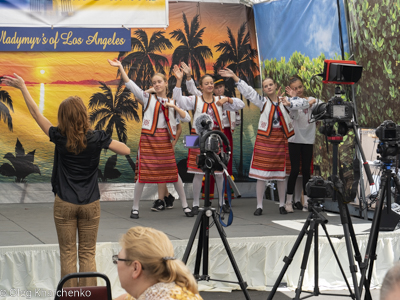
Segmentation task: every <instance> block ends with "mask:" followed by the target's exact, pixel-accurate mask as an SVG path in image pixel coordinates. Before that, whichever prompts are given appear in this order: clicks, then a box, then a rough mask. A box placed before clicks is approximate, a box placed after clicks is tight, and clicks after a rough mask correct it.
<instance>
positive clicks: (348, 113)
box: [313, 59, 362, 123]
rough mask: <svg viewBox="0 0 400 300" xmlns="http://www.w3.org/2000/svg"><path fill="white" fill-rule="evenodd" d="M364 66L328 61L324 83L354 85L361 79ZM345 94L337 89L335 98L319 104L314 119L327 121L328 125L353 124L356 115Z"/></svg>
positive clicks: (340, 61) (326, 61)
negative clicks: (337, 122)
mask: <svg viewBox="0 0 400 300" xmlns="http://www.w3.org/2000/svg"><path fill="white" fill-rule="evenodd" d="M361 73H362V66H359V65H357V64H356V62H355V61H345V60H328V59H326V60H325V62H324V72H323V73H322V74H319V75H320V76H322V77H323V79H324V80H323V83H334V84H337V85H339V84H354V83H356V82H357V81H358V80H360V78H361ZM342 94H344V92H343V91H342V90H341V88H340V86H336V87H335V96H334V97H332V98H331V99H330V100H329V101H328V102H327V103H319V104H317V105H316V107H315V108H314V109H313V117H314V119H315V120H316V121H317V120H327V122H328V123H334V122H336V121H339V122H351V120H352V118H353V113H354V107H353V103H351V102H346V101H344V100H343V99H342V97H341V95H342Z"/></svg>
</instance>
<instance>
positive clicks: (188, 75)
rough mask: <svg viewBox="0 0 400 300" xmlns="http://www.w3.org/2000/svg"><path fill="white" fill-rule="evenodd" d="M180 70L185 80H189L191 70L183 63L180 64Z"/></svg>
mask: <svg viewBox="0 0 400 300" xmlns="http://www.w3.org/2000/svg"><path fill="white" fill-rule="evenodd" d="M181 69H182V71H183V72H184V73H185V74H186V77H187V78H189V79H190V78H191V77H192V69H191V68H190V67H189V66H188V65H187V64H185V63H184V62H181Z"/></svg>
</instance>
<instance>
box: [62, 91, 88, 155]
mask: <svg viewBox="0 0 400 300" xmlns="http://www.w3.org/2000/svg"><path fill="white" fill-rule="evenodd" d="M58 129H59V131H60V133H61V134H62V135H63V136H65V137H66V138H67V144H66V148H67V150H68V151H69V152H72V153H74V154H79V153H80V152H82V151H83V150H85V149H86V146H87V140H86V134H87V133H88V131H89V130H91V128H90V123H89V118H88V114H87V108H86V106H85V104H83V101H82V99H81V98H80V97H78V96H71V97H68V98H67V99H65V100H64V101H63V102H61V104H60V107H59V108H58Z"/></svg>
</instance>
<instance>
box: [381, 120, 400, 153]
mask: <svg viewBox="0 0 400 300" xmlns="http://www.w3.org/2000/svg"><path fill="white" fill-rule="evenodd" d="M375 134H376V136H377V137H378V138H379V144H378V147H377V149H376V152H377V153H379V154H380V155H381V156H382V158H394V157H395V156H396V155H397V154H400V126H399V125H396V123H394V122H393V121H391V120H386V121H384V122H383V123H382V124H381V125H380V126H379V127H377V128H376V130H375Z"/></svg>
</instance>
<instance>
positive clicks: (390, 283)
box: [380, 262, 400, 300]
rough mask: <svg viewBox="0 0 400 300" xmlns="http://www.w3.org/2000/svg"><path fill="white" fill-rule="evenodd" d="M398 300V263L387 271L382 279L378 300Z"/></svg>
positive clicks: (399, 264) (399, 263)
mask: <svg viewBox="0 0 400 300" xmlns="http://www.w3.org/2000/svg"><path fill="white" fill-rule="evenodd" d="M398 299H400V262H398V263H396V264H395V265H394V266H393V267H391V268H390V269H389V271H387V273H386V275H385V278H383V282H382V287H381V295H380V300H398Z"/></svg>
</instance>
